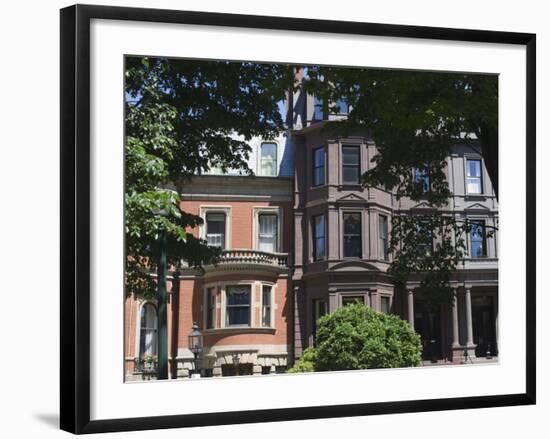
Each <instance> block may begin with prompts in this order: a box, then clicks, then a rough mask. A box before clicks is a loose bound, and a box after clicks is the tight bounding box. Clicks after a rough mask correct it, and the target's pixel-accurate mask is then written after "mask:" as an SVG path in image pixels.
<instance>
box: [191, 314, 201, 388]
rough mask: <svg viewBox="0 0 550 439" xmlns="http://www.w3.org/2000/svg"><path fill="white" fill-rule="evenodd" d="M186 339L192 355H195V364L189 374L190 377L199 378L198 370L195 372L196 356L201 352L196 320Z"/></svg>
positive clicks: (199, 334)
mask: <svg viewBox="0 0 550 439" xmlns="http://www.w3.org/2000/svg"><path fill="white" fill-rule="evenodd" d="M187 339H188V345H189V350H190V351H191V352H193V356H194V357H195V365H194V368H195V369H194V372H195V373H193V374H191V378H200V376H201V374H200V371H199V372H198V373H197V364H198V361H197V360H198V357H199V355H200V354H201V352H202V334H201V332H200V331H199V325H197V323H196V322H194V323H193V327H192V328H191V332H190V333H189V335H188V336H187Z"/></svg>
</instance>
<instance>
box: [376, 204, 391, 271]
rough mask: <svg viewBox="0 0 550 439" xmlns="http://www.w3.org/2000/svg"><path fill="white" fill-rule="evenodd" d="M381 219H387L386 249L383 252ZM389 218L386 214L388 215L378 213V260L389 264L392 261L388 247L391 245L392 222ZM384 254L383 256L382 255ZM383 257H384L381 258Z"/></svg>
mask: <svg viewBox="0 0 550 439" xmlns="http://www.w3.org/2000/svg"><path fill="white" fill-rule="evenodd" d="M381 217H384V218H386V245H385V249H384V250H382V248H381V244H382V236H381V235H380V227H381V222H380V219H381ZM389 217H390V215H388V214H386V213H378V259H379V260H381V261H384V262H388V261H389V260H390V254H389V253H388V247H389V243H390V224H389V223H390V221H389ZM382 252H383V255H382V254H381V253H382ZM381 256H383V257H381Z"/></svg>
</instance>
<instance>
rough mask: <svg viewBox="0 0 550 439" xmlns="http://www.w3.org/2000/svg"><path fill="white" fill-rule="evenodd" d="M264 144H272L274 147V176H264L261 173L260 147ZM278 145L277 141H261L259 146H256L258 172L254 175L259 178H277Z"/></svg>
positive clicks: (278, 162)
mask: <svg viewBox="0 0 550 439" xmlns="http://www.w3.org/2000/svg"><path fill="white" fill-rule="evenodd" d="M264 143H272V144H274V145H275V154H276V156H275V175H264V174H263V173H262V146H263V144H264ZM280 149H281V148H280V144H279V142H278V141H277V140H262V141H261V142H260V145H259V146H258V153H257V158H256V169H257V170H258V172H257V173H256V175H258V176H260V177H278V176H279V164H280V160H279V156H280V153H279V152H280Z"/></svg>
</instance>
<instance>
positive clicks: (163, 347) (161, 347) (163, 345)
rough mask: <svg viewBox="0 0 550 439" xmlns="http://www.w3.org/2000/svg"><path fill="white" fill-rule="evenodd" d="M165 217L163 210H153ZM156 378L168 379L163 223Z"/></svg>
mask: <svg viewBox="0 0 550 439" xmlns="http://www.w3.org/2000/svg"><path fill="white" fill-rule="evenodd" d="M155 214H156V215H159V216H162V217H166V212H165V211H162V210H160V211H158V212H155ZM157 288H158V379H159V380H166V379H168V330H167V323H166V321H167V317H166V230H165V228H164V224H162V223H161V224H160V225H159V229H158V268H157Z"/></svg>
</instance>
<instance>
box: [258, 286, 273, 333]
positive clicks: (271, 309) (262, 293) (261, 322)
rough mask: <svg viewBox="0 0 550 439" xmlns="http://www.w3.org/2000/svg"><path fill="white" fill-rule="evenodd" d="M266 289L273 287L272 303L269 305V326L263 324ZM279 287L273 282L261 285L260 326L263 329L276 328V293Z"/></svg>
mask: <svg viewBox="0 0 550 439" xmlns="http://www.w3.org/2000/svg"><path fill="white" fill-rule="evenodd" d="M264 287H271V301H270V303H269V323H270V325H269V326H264V324H263V321H262V319H263V311H264ZM276 289H277V285H276V284H274V283H271V282H262V283H260V322H259V326H261V327H262V328H275V293H276Z"/></svg>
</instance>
